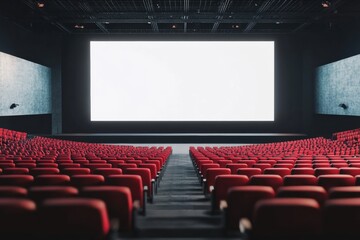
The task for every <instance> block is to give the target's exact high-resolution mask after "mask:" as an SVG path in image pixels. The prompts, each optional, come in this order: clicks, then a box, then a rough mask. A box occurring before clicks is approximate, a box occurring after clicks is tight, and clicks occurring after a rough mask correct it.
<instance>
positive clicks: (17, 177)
mask: <svg viewBox="0 0 360 240" xmlns="http://www.w3.org/2000/svg"><path fill="white" fill-rule="evenodd" d="M33 182H34V177H33V176H31V175H24V174H12V175H0V185H2V186H6V185H9V186H19V187H28V186H30V185H31V184H33Z"/></svg>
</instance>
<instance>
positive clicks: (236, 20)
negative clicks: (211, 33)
mask: <svg viewBox="0 0 360 240" xmlns="http://www.w3.org/2000/svg"><path fill="white" fill-rule="evenodd" d="M150 19H152V21H155V22H157V23H184V22H189V21H191V22H192V23H213V24H215V23H216V22H219V23H220V19H216V18H215V17H214V16H212V17H211V16H208V17H206V18H191V15H190V16H186V18H184V16H181V17H179V18H159V17H154V16H152V17H151V18H150V17H148V16H144V17H135V18H131V17H130V16H129V17H128V18H127V17H126V16H125V17H124V16H123V18H121V19H120V18H118V19H114V18H101V19H99V18H97V19H88V18H86V19H85V18H69V19H62V20H60V19H58V20H57V21H58V22H62V23H96V22H100V23H147V22H149V21H150ZM306 20H307V19H304V18H293V19H282V20H281V22H282V23H303V22H304V21H306ZM252 21H253V18H234V17H233V18H227V19H223V18H222V19H221V23H251V22H252ZM277 21H279V20H278V19H274V18H261V19H258V20H257V22H259V23H276V22H277Z"/></svg>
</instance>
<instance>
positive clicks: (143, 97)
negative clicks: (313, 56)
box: [90, 41, 274, 121]
mask: <svg viewBox="0 0 360 240" xmlns="http://www.w3.org/2000/svg"><path fill="white" fill-rule="evenodd" d="M90 52H91V54H90V55H91V59H90V61H91V64H90V65H91V70H90V71H91V121H274V42H273V41H91V42H90Z"/></svg>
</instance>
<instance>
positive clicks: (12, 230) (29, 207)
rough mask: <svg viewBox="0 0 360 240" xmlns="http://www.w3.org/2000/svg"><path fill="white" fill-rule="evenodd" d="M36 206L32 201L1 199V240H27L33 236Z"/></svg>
mask: <svg viewBox="0 0 360 240" xmlns="http://www.w3.org/2000/svg"><path fill="white" fill-rule="evenodd" d="M35 223H36V204H35V202H33V201H31V200H30V199H20V198H10V197H4V198H0V226H1V228H0V235H1V239H26V238H29V236H32V235H33V231H34V228H35V227H36V226H35V225H34V224H35Z"/></svg>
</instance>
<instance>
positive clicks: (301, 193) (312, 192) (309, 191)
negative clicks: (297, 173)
mask: <svg viewBox="0 0 360 240" xmlns="http://www.w3.org/2000/svg"><path fill="white" fill-rule="evenodd" d="M276 197H280V198H312V199H314V200H316V201H317V202H318V203H319V204H320V205H322V204H323V203H324V202H325V200H326V199H327V192H326V190H325V189H324V188H323V187H320V186H282V187H279V189H278V191H277V193H276Z"/></svg>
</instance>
